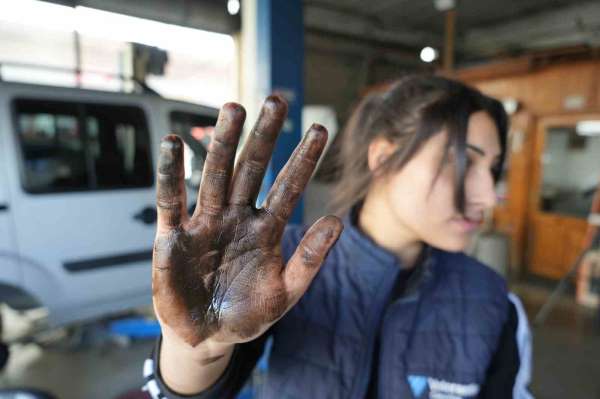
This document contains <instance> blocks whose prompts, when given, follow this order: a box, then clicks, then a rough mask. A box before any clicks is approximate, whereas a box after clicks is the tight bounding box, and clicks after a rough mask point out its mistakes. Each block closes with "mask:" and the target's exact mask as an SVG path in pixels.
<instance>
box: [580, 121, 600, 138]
mask: <svg viewBox="0 0 600 399" xmlns="http://www.w3.org/2000/svg"><path fill="white" fill-rule="evenodd" d="M575 131H576V132H577V134H578V135H580V136H598V135H600V120H587V121H579V122H577V125H576V127H575Z"/></svg>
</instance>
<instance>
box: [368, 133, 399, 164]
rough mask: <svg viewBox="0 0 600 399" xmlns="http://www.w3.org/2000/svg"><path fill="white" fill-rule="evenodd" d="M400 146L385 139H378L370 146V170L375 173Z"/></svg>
mask: <svg viewBox="0 0 600 399" xmlns="http://www.w3.org/2000/svg"><path fill="white" fill-rule="evenodd" d="M397 149H398V146H397V145H396V144H394V143H392V142H391V141H389V140H388V139H386V138H385V137H376V138H375V139H373V141H371V143H370V144H369V151H368V157H369V170H370V171H371V172H374V171H375V170H377V168H379V166H381V164H383V163H384V162H385V161H386V160H387V159H388V157H389V156H390V155H392V154H393V153H394V152H395V151H396V150H397Z"/></svg>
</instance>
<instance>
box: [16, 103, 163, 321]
mask: <svg viewBox="0 0 600 399" xmlns="http://www.w3.org/2000/svg"><path fill="white" fill-rule="evenodd" d="M12 106H13V119H14V135H15V137H16V141H17V143H18V155H19V157H18V158H19V159H18V163H19V167H20V168H19V177H18V178H19V180H20V182H21V187H20V189H19V190H18V192H17V193H15V195H14V200H13V204H11V207H12V209H14V215H15V218H16V219H17V220H18V223H17V224H16V232H17V238H18V242H19V244H20V245H19V246H20V250H21V255H22V256H23V257H24V258H26V259H29V260H31V264H32V266H31V267H29V268H27V269H26V270H25V281H26V285H27V286H28V287H30V289H31V290H32V291H34V292H36V293H37V294H38V295H39V296H41V297H42V300H43V302H44V304H45V305H46V306H48V307H49V308H50V311H51V312H50V316H51V322H55V323H62V322H67V321H72V320H80V319H83V318H89V317H95V316H99V315H101V314H104V313H107V312H113V311H118V310H122V309H127V308H130V307H132V306H139V305H140V304H149V303H150V294H151V289H150V287H151V285H150V278H151V273H150V264H151V257H152V242H153V237H154V232H155V220H156V212H155V210H154V203H155V201H154V187H153V186H154V177H153V170H154V167H153V164H152V160H151V153H152V151H151V139H150V137H151V135H150V130H149V125H148V122H147V116H146V112H145V111H144V110H143V109H142V108H141V107H139V106H134V105H119V106H117V105H108V104H95V103H82V102H77V101H73V102H68V101H52V100H46V99H44V100H38V99H32V98H15V99H14V100H13V103H12Z"/></svg>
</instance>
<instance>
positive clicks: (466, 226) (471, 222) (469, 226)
mask: <svg viewBox="0 0 600 399" xmlns="http://www.w3.org/2000/svg"><path fill="white" fill-rule="evenodd" d="M454 222H455V223H456V224H457V225H458V227H459V228H460V230H462V231H465V232H471V231H473V230H476V229H477V228H478V227H479V226H480V225H481V223H482V222H483V218H470V217H457V218H455V219H454Z"/></svg>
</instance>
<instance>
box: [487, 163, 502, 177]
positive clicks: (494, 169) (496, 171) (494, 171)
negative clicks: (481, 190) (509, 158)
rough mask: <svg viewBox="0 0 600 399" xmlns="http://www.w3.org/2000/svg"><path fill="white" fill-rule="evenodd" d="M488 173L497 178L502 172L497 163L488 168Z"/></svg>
mask: <svg viewBox="0 0 600 399" xmlns="http://www.w3.org/2000/svg"><path fill="white" fill-rule="evenodd" d="M490 171H491V172H492V175H494V176H498V175H499V174H500V172H502V166H501V165H500V164H499V163H497V164H495V165H493V166H492V167H491V168H490Z"/></svg>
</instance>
